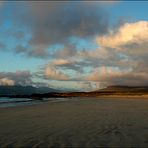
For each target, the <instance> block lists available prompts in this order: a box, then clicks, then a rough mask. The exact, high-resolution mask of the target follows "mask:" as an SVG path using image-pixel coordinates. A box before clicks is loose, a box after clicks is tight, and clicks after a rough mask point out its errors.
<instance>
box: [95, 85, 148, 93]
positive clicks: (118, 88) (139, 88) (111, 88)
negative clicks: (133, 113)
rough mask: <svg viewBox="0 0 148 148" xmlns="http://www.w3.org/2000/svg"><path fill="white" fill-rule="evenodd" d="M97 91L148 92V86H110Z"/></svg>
mask: <svg viewBox="0 0 148 148" xmlns="http://www.w3.org/2000/svg"><path fill="white" fill-rule="evenodd" d="M95 92H118V93H119V92H129V93H130V92H135V93H138V92H139V93H148V86H108V87H106V88H103V89H100V90H97V91H95Z"/></svg>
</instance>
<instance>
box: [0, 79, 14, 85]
mask: <svg viewBox="0 0 148 148" xmlns="http://www.w3.org/2000/svg"><path fill="white" fill-rule="evenodd" d="M14 84H15V82H14V80H10V79H8V78H2V79H0V85H8V86H12V85H14Z"/></svg>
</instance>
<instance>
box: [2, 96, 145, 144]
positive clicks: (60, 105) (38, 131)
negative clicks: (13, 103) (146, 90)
mask: <svg viewBox="0 0 148 148" xmlns="http://www.w3.org/2000/svg"><path fill="white" fill-rule="evenodd" d="M0 147H148V99H143V98H139V99H138V98H136V99H132V98H130V99H126V98H123V97H122V98H118V99H117V98H115V99H114V98H105V99H104V98H97V99H96V98H89V99H86V98H85V99H84V98H83V99H78V98H77V99H71V100H67V101H61V102H48V103H45V104H39V105H32V106H21V107H9V108H1V109H0Z"/></svg>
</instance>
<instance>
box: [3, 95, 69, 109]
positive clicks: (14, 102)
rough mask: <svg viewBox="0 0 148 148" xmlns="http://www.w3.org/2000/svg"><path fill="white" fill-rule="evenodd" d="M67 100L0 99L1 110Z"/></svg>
mask: <svg viewBox="0 0 148 148" xmlns="http://www.w3.org/2000/svg"><path fill="white" fill-rule="evenodd" d="M66 100H68V99H67V98H43V100H35V99H31V98H9V97H0V108H5V107H15V106H26V105H27V106H28V105H35V104H43V103H45V102H49V101H50V102H59V101H66Z"/></svg>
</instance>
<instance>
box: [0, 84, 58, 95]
mask: <svg viewBox="0 0 148 148" xmlns="http://www.w3.org/2000/svg"><path fill="white" fill-rule="evenodd" d="M50 92H58V90H55V89H53V88H48V87H39V88H38V87H33V86H20V85H18V86H0V95H31V94H33V93H38V94H44V93H50Z"/></svg>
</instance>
